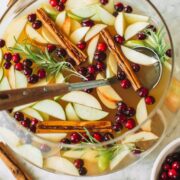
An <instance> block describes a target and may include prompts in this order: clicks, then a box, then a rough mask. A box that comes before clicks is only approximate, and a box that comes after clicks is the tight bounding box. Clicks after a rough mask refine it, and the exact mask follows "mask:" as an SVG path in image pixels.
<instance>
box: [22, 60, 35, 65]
mask: <svg viewBox="0 0 180 180" xmlns="http://www.w3.org/2000/svg"><path fill="white" fill-rule="evenodd" d="M32 64H33V63H32V61H31V60H30V59H25V60H24V61H23V65H24V67H31V66H32Z"/></svg>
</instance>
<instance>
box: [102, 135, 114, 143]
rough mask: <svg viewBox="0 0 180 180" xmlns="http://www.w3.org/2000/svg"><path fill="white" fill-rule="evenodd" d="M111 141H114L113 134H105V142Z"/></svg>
mask: <svg viewBox="0 0 180 180" xmlns="http://www.w3.org/2000/svg"><path fill="white" fill-rule="evenodd" d="M111 139H114V136H113V134H111V133H105V134H104V137H103V141H109V140H111Z"/></svg>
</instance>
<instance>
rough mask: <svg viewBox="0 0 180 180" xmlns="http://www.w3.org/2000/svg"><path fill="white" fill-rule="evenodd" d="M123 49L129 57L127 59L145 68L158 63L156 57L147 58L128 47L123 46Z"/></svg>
mask: <svg viewBox="0 0 180 180" xmlns="http://www.w3.org/2000/svg"><path fill="white" fill-rule="evenodd" d="M121 49H122V51H123V53H124V55H125V56H126V57H127V59H128V60H129V61H131V62H133V63H137V64H141V65H144V66H150V65H153V64H155V63H157V62H158V60H157V59H155V58H154V57H150V56H147V55H145V54H143V53H140V52H138V51H136V50H133V49H130V48H128V47H125V46H121Z"/></svg>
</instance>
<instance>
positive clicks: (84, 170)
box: [79, 167, 87, 176]
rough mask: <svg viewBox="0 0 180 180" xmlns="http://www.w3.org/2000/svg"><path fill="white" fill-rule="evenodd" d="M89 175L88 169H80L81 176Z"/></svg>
mask: <svg viewBox="0 0 180 180" xmlns="http://www.w3.org/2000/svg"><path fill="white" fill-rule="evenodd" d="M86 174H87V169H86V168H85V167H81V168H80V169H79V175H81V176H84V175H86Z"/></svg>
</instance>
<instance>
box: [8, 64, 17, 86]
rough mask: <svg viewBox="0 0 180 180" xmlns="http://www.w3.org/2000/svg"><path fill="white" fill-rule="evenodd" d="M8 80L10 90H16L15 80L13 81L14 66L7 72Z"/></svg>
mask: <svg viewBox="0 0 180 180" xmlns="http://www.w3.org/2000/svg"><path fill="white" fill-rule="evenodd" d="M8 79H9V84H10V86H11V88H12V89H15V88H16V79H15V69H14V66H11V67H10V69H9V71H8Z"/></svg>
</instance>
